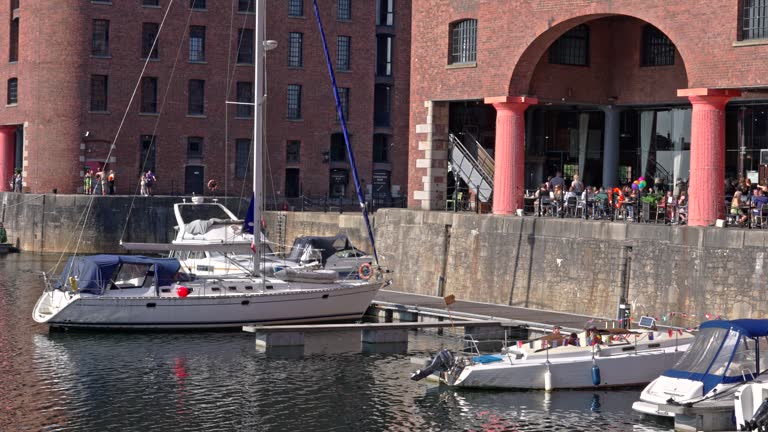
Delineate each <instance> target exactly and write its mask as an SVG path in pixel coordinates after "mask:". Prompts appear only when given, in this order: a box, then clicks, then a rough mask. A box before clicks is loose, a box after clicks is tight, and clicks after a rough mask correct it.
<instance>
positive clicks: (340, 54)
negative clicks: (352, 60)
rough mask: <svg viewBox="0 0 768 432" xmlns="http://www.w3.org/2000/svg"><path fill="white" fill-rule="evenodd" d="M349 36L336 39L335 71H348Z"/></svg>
mask: <svg viewBox="0 0 768 432" xmlns="http://www.w3.org/2000/svg"><path fill="white" fill-rule="evenodd" d="M351 40H352V38H350V37H349V36H337V37H336V69H337V70H340V71H348V70H349V50H350V45H351Z"/></svg>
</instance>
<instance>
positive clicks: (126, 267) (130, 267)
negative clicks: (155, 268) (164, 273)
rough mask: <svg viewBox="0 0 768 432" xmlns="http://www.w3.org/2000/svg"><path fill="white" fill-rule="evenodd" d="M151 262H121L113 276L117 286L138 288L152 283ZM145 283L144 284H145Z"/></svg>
mask: <svg viewBox="0 0 768 432" xmlns="http://www.w3.org/2000/svg"><path fill="white" fill-rule="evenodd" d="M151 268H152V265H151V264H122V265H121V266H120V268H119V269H118V270H117V272H116V273H115V276H114V277H113V282H114V284H115V285H116V286H117V287H118V288H121V289H122V288H140V287H143V286H146V285H151V284H152V277H150V275H149V271H150V269H151ZM145 284H146V285H145Z"/></svg>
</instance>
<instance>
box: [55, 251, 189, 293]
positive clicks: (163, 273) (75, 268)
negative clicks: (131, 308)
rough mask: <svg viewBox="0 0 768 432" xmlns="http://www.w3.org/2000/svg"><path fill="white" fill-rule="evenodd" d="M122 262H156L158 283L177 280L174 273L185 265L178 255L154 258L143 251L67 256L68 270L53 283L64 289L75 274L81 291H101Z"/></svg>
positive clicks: (161, 284) (168, 283)
mask: <svg viewBox="0 0 768 432" xmlns="http://www.w3.org/2000/svg"><path fill="white" fill-rule="evenodd" d="M121 264H144V265H152V266H154V269H153V270H154V272H155V280H156V281H157V285H158V286H167V285H170V284H171V283H173V277H174V275H175V274H176V272H178V271H179V268H180V267H181V266H180V265H179V261H178V260H177V259H176V258H150V257H145V256H140V255H90V256H76V257H70V258H69V260H67V264H66V265H65V266H64V271H62V272H61V275H59V278H58V280H55V281H54V282H53V287H54V288H55V289H64V287H66V286H67V285H68V284H69V277H70V276H74V277H75V279H77V287H78V289H79V291H80V292H83V293H89V294H96V295H100V294H102V293H103V292H104V290H105V289H106V288H107V284H108V283H109V281H110V280H111V279H112V276H113V275H114V274H115V271H117V269H118V268H120V265H121Z"/></svg>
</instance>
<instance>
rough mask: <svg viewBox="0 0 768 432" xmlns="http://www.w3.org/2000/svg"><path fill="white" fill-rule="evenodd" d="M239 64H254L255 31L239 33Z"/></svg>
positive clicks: (244, 30)
mask: <svg viewBox="0 0 768 432" xmlns="http://www.w3.org/2000/svg"><path fill="white" fill-rule="evenodd" d="M237 62H238V63H240V64H253V29H239V30H238V31H237Z"/></svg>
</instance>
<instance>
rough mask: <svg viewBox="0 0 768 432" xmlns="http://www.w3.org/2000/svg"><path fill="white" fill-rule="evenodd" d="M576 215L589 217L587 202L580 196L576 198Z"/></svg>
mask: <svg viewBox="0 0 768 432" xmlns="http://www.w3.org/2000/svg"><path fill="white" fill-rule="evenodd" d="M575 215H576V217H582V218H586V217H587V203H586V202H584V200H583V199H581V198H578V199H577V200H576V211H575Z"/></svg>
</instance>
